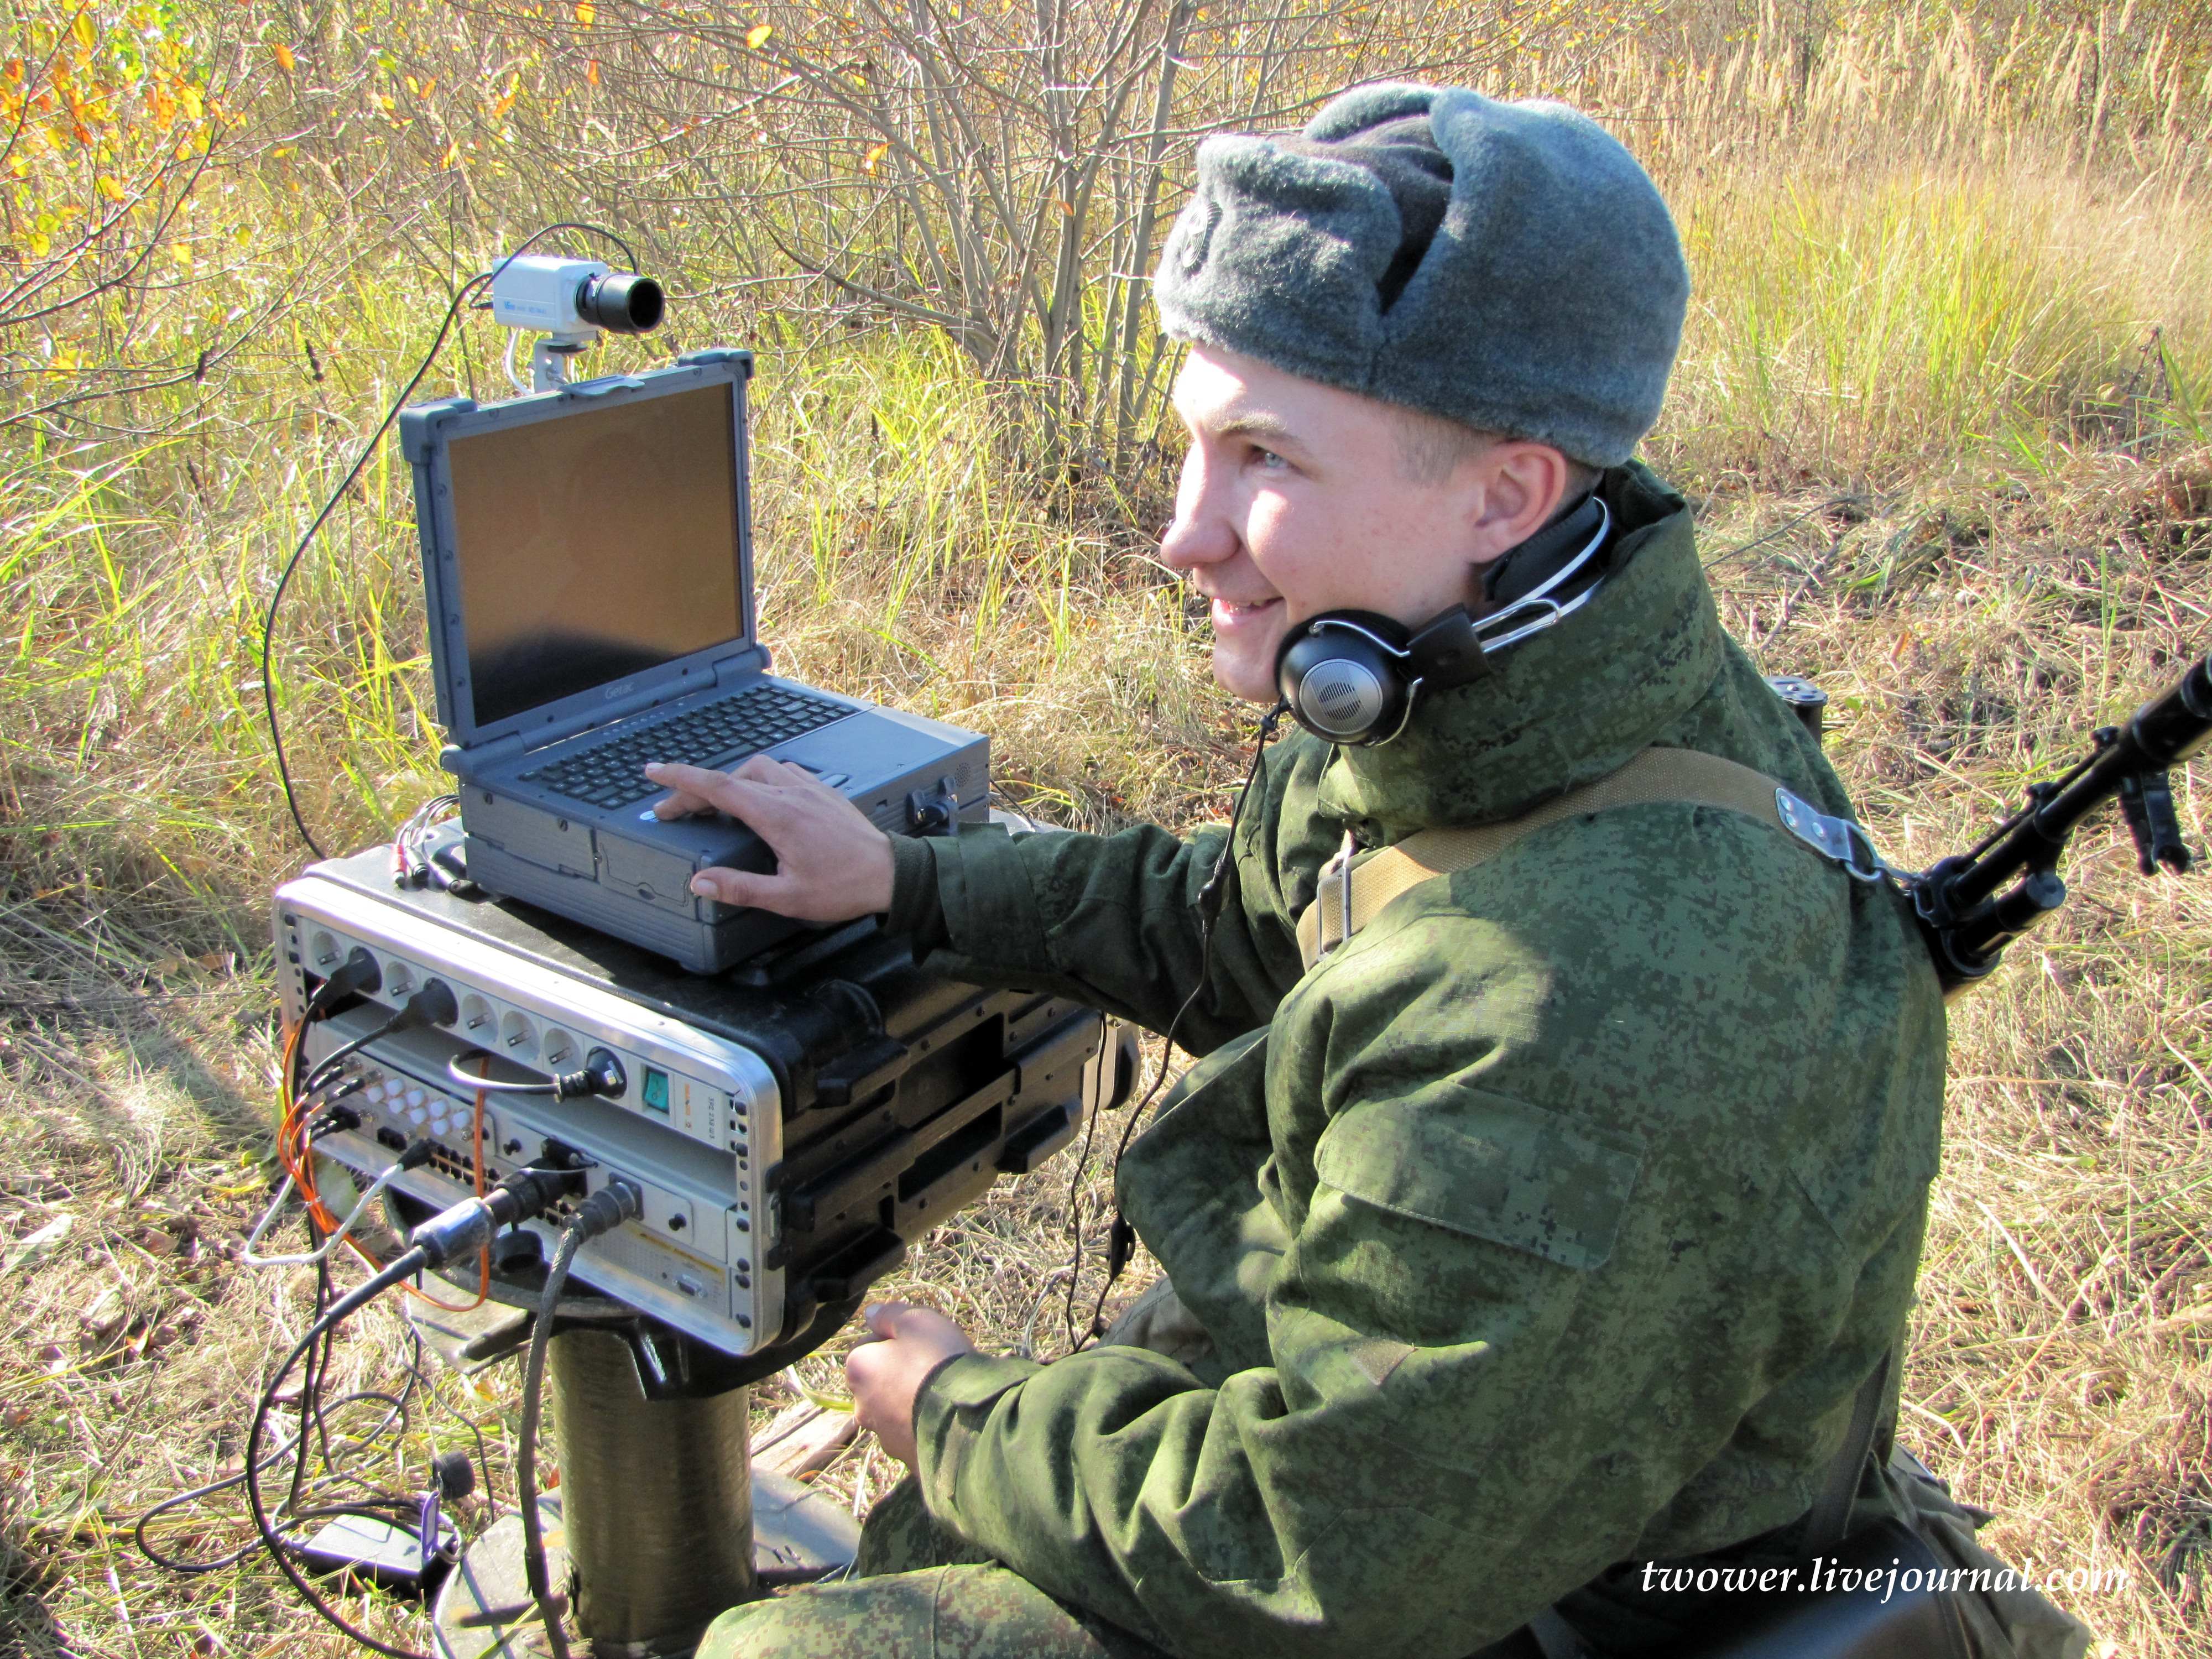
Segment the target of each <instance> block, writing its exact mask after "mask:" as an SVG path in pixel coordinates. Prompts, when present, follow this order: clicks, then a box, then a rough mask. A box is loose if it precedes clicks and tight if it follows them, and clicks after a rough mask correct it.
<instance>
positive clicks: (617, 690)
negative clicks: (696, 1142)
mask: <svg viewBox="0 0 2212 1659" xmlns="http://www.w3.org/2000/svg"><path fill="white" fill-rule="evenodd" d="M636 688H637V682H636V681H635V680H624V681H623V683H622V684H620V685H611V686H609V687H608V688H607V689H606V690H604V691H602V692H600V693H599V695H600V696H602V697H605V699H606V700H607V701H608V702H613V701H614V700H615V699H616V698H617V697H619V696H624V695H626V694H627V693H629V692H630V691H633V690H636Z"/></svg>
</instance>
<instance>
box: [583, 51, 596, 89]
mask: <svg viewBox="0 0 2212 1659" xmlns="http://www.w3.org/2000/svg"><path fill="white" fill-rule="evenodd" d="M584 79H586V81H588V82H591V83H592V85H593V86H595V87H596V86H597V85H599V59H598V58H592V61H591V62H590V63H588V64H585V65H584Z"/></svg>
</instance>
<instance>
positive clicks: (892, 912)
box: [884, 836, 945, 957]
mask: <svg viewBox="0 0 2212 1659" xmlns="http://www.w3.org/2000/svg"><path fill="white" fill-rule="evenodd" d="M884 927H885V929H886V930H887V931H889V932H890V933H909V934H912V935H913V937H914V949H915V956H916V957H920V956H921V954H922V953H923V952H924V951H934V950H937V949H939V948H940V947H941V946H942V945H944V943H945V906H944V903H943V902H942V901H940V900H939V897H938V896H937V854H935V853H934V852H933V850H931V844H930V842H928V841H927V840H925V839H923V838H922V837H921V836H892V837H891V908H890V909H889V910H887V911H885V912H884Z"/></svg>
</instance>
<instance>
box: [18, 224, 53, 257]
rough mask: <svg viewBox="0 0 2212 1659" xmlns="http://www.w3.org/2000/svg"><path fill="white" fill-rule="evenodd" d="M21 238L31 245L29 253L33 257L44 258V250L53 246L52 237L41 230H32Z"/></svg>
mask: <svg viewBox="0 0 2212 1659" xmlns="http://www.w3.org/2000/svg"><path fill="white" fill-rule="evenodd" d="M23 240H26V241H27V242H28V243H29V244H30V245H31V253H32V257H33V258H40V259H43V258H46V250H47V249H49V248H51V247H52V246H53V240H52V238H51V237H49V236H48V235H47V234H46V232H45V231H43V230H34V231H33V232H32V233H31V234H29V235H28V236H27V237H25V238H24V239H23Z"/></svg>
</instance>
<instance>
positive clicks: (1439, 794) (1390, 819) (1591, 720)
mask: <svg viewBox="0 0 2212 1659" xmlns="http://www.w3.org/2000/svg"><path fill="white" fill-rule="evenodd" d="M1598 488H1599V490H1600V492H1601V494H1602V495H1604V496H1605V499H1606V503H1607V506H1608V507H1611V508H1612V509H1613V518H1614V520H1615V523H1616V525H1617V526H1618V528H1617V530H1616V532H1615V534H1614V537H1613V542H1612V544H1611V545H1610V546H1609V547H1608V548H1607V550H1606V558H1607V565H1608V569H1609V573H1610V574H1608V575H1607V578H1606V581H1605V585H1604V586H1602V587H1601V588H1600V589H1599V590H1598V592H1597V593H1596V595H1595V597H1594V598H1592V599H1591V600H1590V601H1589V604H1587V605H1583V607H1582V608H1581V609H1580V610H1579V611H1576V612H1575V613H1574V614H1573V615H1571V616H1570V617H1567V618H1566V619H1565V621H1563V622H1561V623H1559V625H1558V626H1557V627H1555V628H1551V629H1546V630H1545V631H1544V632H1542V633H1541V634H1538V635H1534V636H1533V637H1532V638H1529V639H1527V640H1524V641H1522V642H1521V643H1520V644H1519V645H1516V646H1513V647H1509V648H1508V649H1506V650H1504V651H1503V652H1501V653H1498V655H1497V656H1495V657H1493V658H1492V659H1491V666H1492V670H1493V671H1492V672H1491V673H1490V674H1488V675H1486V676H1485V677H1484V678H1480V679H1478V680H1475V681H1474V682H1472V683H1470V684H1466V685H1462V686H1458V687H1455V688H1454V689H1452V690H1448V691H1442V692H1438V693H1437V694H1435V695H1434V696H1431V695H1430V694H1429V693H1428V692H1426V691H1424V692H1423V693H1422V695H1421V697H1420V700H1419V702H1418V704H1417V705H1416V706H1415V708H1414V710H1413V719H1412V720H1411V721H1410V722H1409V723H1408V724H1407V727H1406V730H1405V731H1404V732H1401V733H1400V734H1399V735H1398V736H1397V737H1396V738H1393V739H1392V740H1391V741H1390V742H1389V743H1386V744H1380V745H1378V746H1376V747H1375V748H1372V749H1340V750H1337V752H1336V754H1335V756H1334V758H1333V759H1332V760H1331V761H1330V762H1329V763H1328V767H1327V769H1325V770H1324V771H1323V773H1322V778H1321V785H1320V797H1319V803H1318V805H1319V810H1320V811H1321V813H1322V815H1323V816H1324V817H1331V818H1334V819H1335V820H1337V821H1338V822H1340V823H1346V824H1347V825H1349V826H1350V827H1352V829H1355V830H1357V831H1358V834H1359V836H1360V839H1361V840H1362V841H1364V842H1369V843H1370V844H1375V843H1379V842H1393V841H1397V840H1400V839H1401V838H1403V837H1404V836H1408V835H1411V834H1412V833H1413V832H1414V831H1415V830H1419V829H1433V828H1437V827H1439V826H1443V825H1456V824H1472V823H1491V822H1495V821H1497V820H1498V819H1502V818H1510V817H1516V816H1518V815H1519V814H1520V813H1522V812H1524V811H1527V810H1528V808H1529V807H1531V806H1533V805H1535V804H1536V803H1537V802H1539V801H1541V800H1545V799H1549V798H1550V797H1551V796H1553V795H1558V794H1562V793H1565V792H1566V791H1567V790H1569V789H1574V788H1578V787H1581V786H1582V785H1583V784H1585V783H1589V782H1591V781H1594V780H1595V779H1598V778H1601V777H1603V776H1604V775H1606V774H1607V773H1608V772H1611V771H1613V770H1614V769H1617V768H1619V767H1620V766H1621V765H1623V764H1625V763H1626V762H1627V760H1628V758H1629V757H1631V756H1632V755H1633V754H1635V753H1636V751H1637V750H1639V749H1643V748H1645V747H1647V746H1649V745H1650V743H1651V742H1652V741H1653V739H1654V738H1656V737H1657V736H1658V735H1659V734H1660V733H1661V732H1662V731H1664V730H1665V729H1666V728H1667V727H1668V726H1671V725H1673V724H1674V722H1675V721H1677V720H1680V718H1681V716H1682V715H1683V714H1686V712H1687V711H1688V710H1689V708H1690V707H1691V706H1692V704H1693V703H1695V702H1697V701H1698V700H1699V698H1700V697H1702V696H1704V695H1705V691H1706V690H1707V688H1708V687H1710V686H1711V684H1712V682H1713V679H1714V678H1715V676H1717V674H1718V673H1719V672H1720V671H1721V665H1722V662H1723V651H1724V641H1725V639H1726V635H1723V632H1722V630H1721V625H1720V617H1719V616H1718V614H1717V611H1716V610H1715V608H1714V605H1713V596H1712V591H1711V589H1710V588H1709V587H1708V586H1706V585H1705V572H1704V569H1703V568H1701V567H1700V565H1699V562H1698V552H1697V538H1696V535H1695V532H1693V530H1692V526H1691V521H1690V509H1689V506H1688V504H1687V503H1686V502H1685V501H1683V499H1682V498H1681V496H1680V495H1677V494H1676V493H1675V492H1674V490H1672V489H1669V488H1668V487H1667V486H1666V485H1665V484H1663V483H1661V482H1660V481H1659V479H1658V478H1657V477H1655V476H1654V475H1653V474H1652V473H1651V472H1650V471H1648V470H1646V469H1645V468H1644V467H1643V466H1641V465H1637V464H1635V463H1631V464H1630V465H1627V466H1625V467H1619V468H1615V469H1613V471H1608V472H1607V473H1606V474H1605V476H1604V478H1603V480H1602V481H1601V483H1600V484H1599V486H1598Z"/></svg>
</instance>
